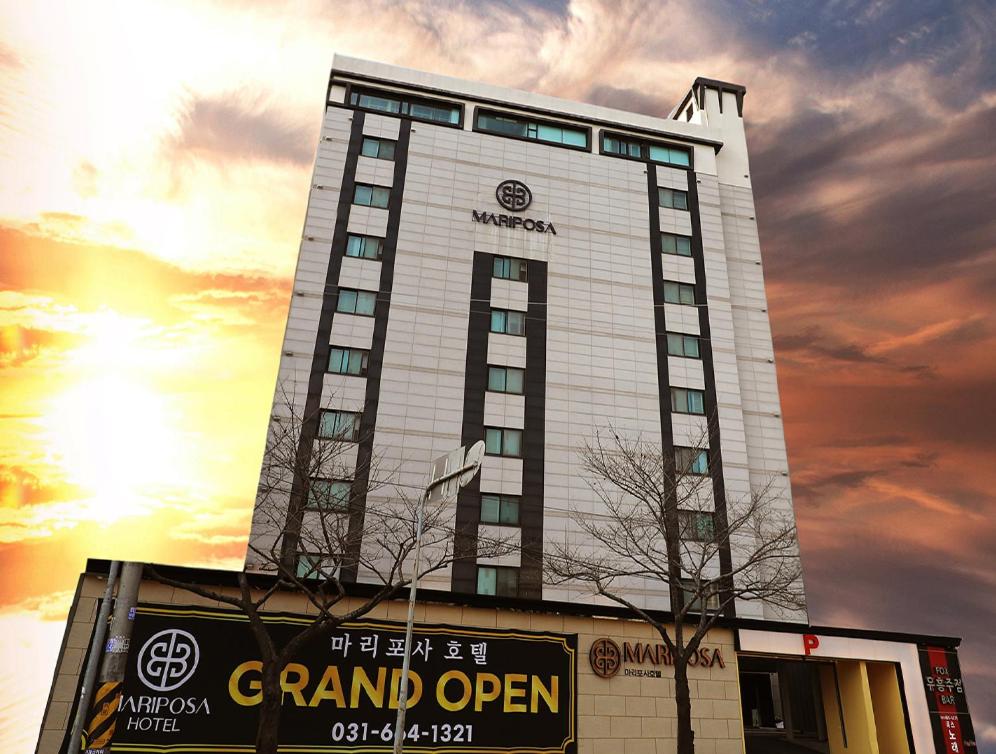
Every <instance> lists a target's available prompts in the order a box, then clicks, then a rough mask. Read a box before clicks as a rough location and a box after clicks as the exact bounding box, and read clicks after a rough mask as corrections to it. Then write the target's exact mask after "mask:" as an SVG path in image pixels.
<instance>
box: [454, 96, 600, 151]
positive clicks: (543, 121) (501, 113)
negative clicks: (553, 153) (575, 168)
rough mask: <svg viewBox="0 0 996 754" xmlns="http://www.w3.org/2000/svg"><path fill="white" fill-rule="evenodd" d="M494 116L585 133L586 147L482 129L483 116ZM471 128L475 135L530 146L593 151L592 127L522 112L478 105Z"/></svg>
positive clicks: (475, 108)
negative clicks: (480, 122) (519, 142)
mask: <svg viewBox="0 0 996 754" xmlns="http://www.w3.org/2000/svg"><path fill="white" fill-rule="evenodd" d="M482 113H483V114H485V115H494V116H496V117H498V118H509V119H516V118H517V119H519V120H525V121H527V122H528V123H535V124H536V125H538V126H540V125H542V126H551V127H553V128H569V129H571V130H574V131H583V132H584V133H585V141H586V144H585V146H583V147H582V146H578V145H577V144H564V143H563V142H556V141H543V140H542V139H538V138H537V139H531V138H529V137H528V136H518V135H517V134H507V133H500V132H496V131H491V130H488V129H485V128H481V127H480V126H479V124H478V119H479V118H480V115H481V114H482ZM471 128H472V129H473V131H474V132H475V133H480V134H488V135H489V136H498V137H500V138H503V139H512V140H514V141H525V142H528V143H529V144H541V145H543V146H547V147H560V148H562V149H570V150H572V151H574V152H589V153H590V152H591V151H592V146H593V145H592V127H591V126H583V125H581V124H579V123H570V122H568V121H557V120H549V119H547V118H537V117H534V116H532V115H528V114H526V113H521V112H513V111H511V110H495V109H494V108H491V107H481V106H480V105H477V106H475V107H474V119H473V121H472V123H471Z"/></svg>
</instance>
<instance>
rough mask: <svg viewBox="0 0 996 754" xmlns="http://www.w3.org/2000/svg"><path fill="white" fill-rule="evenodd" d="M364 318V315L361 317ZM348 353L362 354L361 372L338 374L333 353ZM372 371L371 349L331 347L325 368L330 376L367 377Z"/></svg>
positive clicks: (333, 345)
mask: <svg viewBox="0 0 996 754" xmlns="http://www.w3.org/2000/svg"><path fill="white" fill-rule="evenodd" d="M360 316H363V315H360ZM336 349H338V350H340V351H346V353H350V352H352V351H357V352H359V353H360V371H359V372H348V371H347V372H338V371H333V370H332V351H333V350H336ZM346 361H347V364H348V363H349V357H348V356H347V357H346ZM369 369H370V349H369V348H354V347H353V346H337V345H335V344H332V345H330V346H329V360H328V364H327V365H326V367H325V371H326V372H327V373H328V374H344V375H347V376H349V377H366V376H367V372H368V371H369Z"/></svg>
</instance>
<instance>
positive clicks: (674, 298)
mask: <svg viewBox="0 0 996 754" xmlns="http://www.w3.org/2000/svg"><path fill="white" fill-rule="evenodd" d="M664 301H665V303H668V304H687V305H688V306H695V286H694V285H688V284H687V283H672V282H671V281H669V280H665V281H664Z"/></svg>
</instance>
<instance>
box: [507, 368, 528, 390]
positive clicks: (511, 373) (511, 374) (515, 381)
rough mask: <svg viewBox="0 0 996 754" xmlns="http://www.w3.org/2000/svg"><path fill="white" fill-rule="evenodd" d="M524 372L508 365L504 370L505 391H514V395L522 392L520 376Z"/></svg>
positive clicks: (521, 376)
mask: <svg viewBox="0 0 996 754" xmlns="http://www.w3.org/2000/svg"><path fill="white" fill-rule="evenodd" d="M524 374H525V372H523V371H522V370H521V369H513V368H511V367H509V368H508V369H506V370H505V392H506V393H515V394H516V395H521V394H522V381H523V380H522V378H523V375H524Z"/></svg>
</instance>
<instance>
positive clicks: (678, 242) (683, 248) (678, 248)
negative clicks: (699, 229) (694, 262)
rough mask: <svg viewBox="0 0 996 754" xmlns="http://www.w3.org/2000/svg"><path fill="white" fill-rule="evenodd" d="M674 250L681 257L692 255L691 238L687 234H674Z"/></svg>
mask: <svg viewBox="0 0 996 754" xmlns="http://www.w3.org/2000/svg"><path fill="white" fill-rule="evenodd" d="M674 241H675V252H676V253H678V254H680V255H681V256H683V257H690V256H691V255H692V239H691V238H689V237H688V236H675V239H674Z"/></svg>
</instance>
